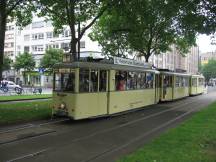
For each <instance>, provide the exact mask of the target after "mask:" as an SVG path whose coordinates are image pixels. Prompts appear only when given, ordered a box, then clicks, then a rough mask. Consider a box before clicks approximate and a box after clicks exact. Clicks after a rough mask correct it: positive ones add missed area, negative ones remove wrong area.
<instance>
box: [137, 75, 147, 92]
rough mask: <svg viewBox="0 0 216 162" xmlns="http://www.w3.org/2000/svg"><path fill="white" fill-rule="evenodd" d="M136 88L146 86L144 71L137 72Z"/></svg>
mask: <svg viewBox="0 0 216 162" xmlns="http://www.w3.org/2000/svg"><path fill="white" fill-rule="evenodd" d="M137 88H138V89H144V88H146V74H145V73H139V74H138V79H137Z"/></svg>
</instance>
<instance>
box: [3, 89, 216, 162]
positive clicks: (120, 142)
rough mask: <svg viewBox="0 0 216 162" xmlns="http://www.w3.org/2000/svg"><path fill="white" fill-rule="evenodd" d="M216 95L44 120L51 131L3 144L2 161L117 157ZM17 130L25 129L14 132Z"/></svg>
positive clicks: (46, 128)
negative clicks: (119, 111) (105, 113)
mask: <svg viewBox="0 0 216 162" xmlns="http://www.w3.org/2000/svg"><path fill="white" fill-rule="evenodd" d="M215 97H216V93H215V92H212V93H209V94H207V95H203V96H196V97H192V98H186V99H183V100H179V101H176V102H168V103H165V104H159V105H154V106H150V107H149V108H145V109H143V110H139V111H136V112H132V113H129V114H125V115H119V116H115V117H109V118H100V119H94V120H83V121H68V122H64V121H62V122H56V123H53V124H42V125H40V128H41V129H45V132H46V131H48V132H49V131H50V133H47V134H43V135H41V134H35V136H34V135H32V137H31V138H29V137H26V138H18V139H17V140H16V141H11V142H10V143H5V144H2V145H0V154H1V155H3V156H1V157H0V161H58V160H59V161H60V160H63V161H75V162H76V161H79V162H80V161H83V162H87V161H94V162H97V161H103V162H106V161H114V160H115V159H116V158H119V157H120V156H122V155H124V154H127V153H128V152H131V151H133V150H135V149H136V148H137V147H138V146H140V145H141V144H143V143H145V142H147V141H148V140H149V139H151V138H153V137H154V136H156V135H158V134H160V133H161V132H163V131H164V130H166V129H168V128H169V127H173V126H175V125H176V124H177V123H179V122H181V121H183V120H184V119H185V118H187V117H189V116H190V115H191V114H193V113H194V112H195V111H199V110H200V109H201V108H203V107H204V106H206V105H208V104H209V103H211V102H213V101H214V100H215ZM31 129H32V128H31V127H29V128H25V129H23V131H24V130H25V131H26V130H31ZM34 129H35V127H34ZM41 129H40V130H39V131H44V130H41ZM5 131H6V130H5ZM17 131H21V130H13V131H12V132H13V133H14V134H15V133H16V132H17ZM7 133H9V132H5V133H4V132H2V134H0V136H1V135H2V136H3V135H6V134H7ZM10 133H11V132H10ZM21 137H22V136H21ZM1 139H2V138H1Z"/></svg>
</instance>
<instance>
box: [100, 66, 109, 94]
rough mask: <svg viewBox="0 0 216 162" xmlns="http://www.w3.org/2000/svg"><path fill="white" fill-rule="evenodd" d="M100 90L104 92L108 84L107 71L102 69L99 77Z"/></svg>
mask: <svg viewBox="0 0 216 162" xmlns="http://www.w3.org/2000/svg"><path fill="white" fill-rule="evenodd" d="M99 81H100V82H99V91H100V92H104V91H106V85H107V71H106V70H101V71H100V78H99Z"/></svg>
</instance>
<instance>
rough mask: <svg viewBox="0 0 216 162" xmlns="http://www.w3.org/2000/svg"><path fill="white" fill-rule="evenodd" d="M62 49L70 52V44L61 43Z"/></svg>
mask: <svg viewBox="0 0 216 162" xmlns="http://www.w3.org/2000/svg"><path fill="white" fill-rule="evenodd" d="M61 49H64V50H65V51H68V50H69V49H70V43H61Z"/></svg>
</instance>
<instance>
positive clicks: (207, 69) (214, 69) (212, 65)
mask: <svg viewBox="0 0 216 162" xmlns="http://www.w3.org/2000/svg"><path fill="white" fill-rule="evenodd" d="M202 73H203V75H204V76H205V78H206V80H207V81H208V80H209V79H210V78H216V60H209V62H208V64H206V65H204V66H203V67H202Z"/></svg>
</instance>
